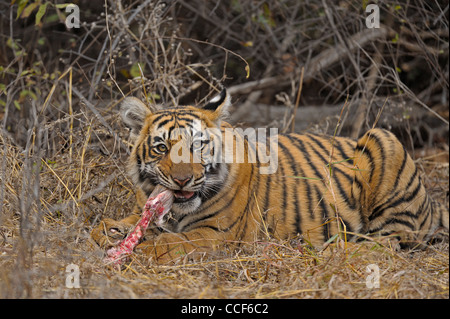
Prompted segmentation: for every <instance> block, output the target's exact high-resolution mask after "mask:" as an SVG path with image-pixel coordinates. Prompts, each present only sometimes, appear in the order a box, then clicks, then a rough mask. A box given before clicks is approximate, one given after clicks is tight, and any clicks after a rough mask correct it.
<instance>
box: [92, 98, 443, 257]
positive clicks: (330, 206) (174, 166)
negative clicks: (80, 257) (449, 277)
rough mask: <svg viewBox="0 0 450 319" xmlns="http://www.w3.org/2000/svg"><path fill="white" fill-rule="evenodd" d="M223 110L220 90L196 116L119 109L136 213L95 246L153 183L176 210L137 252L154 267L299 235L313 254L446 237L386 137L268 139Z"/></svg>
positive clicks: (131, 104)
mask: <svg viewBox="0 0 450 319" xmlns="http://www.w3.org/2000/svg"><path fill="white" fill-rule="evenodd" d="M230 104H231V103H230V97H229V95H228V94H227V93H226V91H225V90H224V91H222V93H221V94H220V95H218V96H216V97H215V98H214V99H212V100H211V101H210V102H209V103H207V104H206V105H205V106H203V107H202V108H196V107H193V106H178V107H174V108H168V109H161V110H150V109H149V108H148V107H147V106H146V105H145V104H144V103H142V102H141V101H140V100H138V99H136V98H126V99H125V100H124V101H123V102H122V104H121V108H120V114H121V116H122V119H123V121H124V123H125V124H126V125H127V126H128V127H129V128H130V129H131V133H130V134H131V135H130V136H131V138H132V139H133V140H134V147H133V149H132V153H131V156H130V158H129V161H128V173H129V175H130V176H131V178H132V180H133V182H134V183H135V184H136V186H137V191H136V192H137V206H136V209H135V212H134V214H132V215H131V216H129V217H127V218H125V219H123V220H121V221H114V220H112V219H105V220H103V221H102V222H101V223H100V225H99V226H98V227H97V228H95V229H94V230H93V232H92V238H93V239H94V240H95V241H96V242H97V243H98V244H99V245H100V246H102V247H107V246H112V245H114V244H115V243H116V242H117V241H118V240H120V239H122V238H123V237H124V236H126V234H127V232H128V231H129V230H130V228H131V227H132V226H133V225H134V224H135V223H136V222H137V220H138V219H139V214H140V211H141V208H142V207H143V206H144V204H145V201H146V199H147V197H148V196H149V194H150V193H151V192H152V190H153V188H154V187H155V185H158V184H161V185H163V186H164V187H166V188H168V189H170V190H172V191H173V194H174V197H175V200H174V204H173V206H172V209H171V211H170V213H169V214H168V215H167V216H166V217H165V219H164V221H163V222H162V223H160V224H159V225H157V226H154V228H152V229H151V230H149V231H148V234H146V239H145V241H144V242H143V243H141V244H140V245H139V246H138V249H139V250H140V251H141V252H142V253H145V254H146V255H148V256H149V257H152V258H154V259H155V260H156V261H161V262H166V261H168V260H173V259H176V258H179V257H180V256H184V255H185V254H190V253H192V252H205V251H208V250H211V249H216V248H217V247H220V246H221V245H223V244H224V243H234V244H236V245H239V243H242V242H251V241H255V240H257V239H258V238H261V236H271V237H274V238H277V239H289V238H294V237H296V236H301V238H303V239H304V240H305V241H306V242H308V243H310V244H312V245H314V246H320V245H321V244H323V243H325V242H326V241H328V240H329V239H330V238H332V237H333V236H335V234H341V235H345V236H346V238H347V239H350V238H355V239H358V234H370V235H375V234H377V235H393V236H396V237H398V238H399V240H401V242H402V243H405V244H408V243H409V244H411V243H412V244H414V243H422V242H426V241H428V240H429V239H430V238H431V237H432V236H433V235H434V234H435V233H436V231H438V230H439V229H442V227H443V228H444V229H445V230H446V232H448V225H449V212H448V208H447V207H445V206H444V205H442V204H441V203H438V202H437V201H434V200H433V199H432V198H431V197H430V196H429V195H428V194H427V193H426V190H425V188H424V186H423V184H422V182H421V178H420V174H419V172H418V170H417V167H416V166H415V164H414V162H413V160H412V159H411V157H410V156H409V155H408V153H407V152H406V150H405V149H404V147H403V146H402V145H401V144H400V142H399V141H398V140H397V138H396V137H395V136H394V135H393V134H391V133H390V132H388V131H386V130H382V129H372V130H370V131H368V132H367V133H366V134H365V135H364V136H363V137H361V138H360V139H359V140H358V141H356V142H355V141H353V140H351V139H348V138H344V137H330V136H321V135H315V134H305V135H300V134H285V135H281V134H280V135H275V134H273V135H272V134H270V136H267V135H268V134H267V131H264V130H263V129H258V130H253V131H251V130H248V131H247V130H246V131H243V130H238V129H233V128H232V127H231V126H230V125H229V124H228V123H226V122H225V121H224V119H226V117H227V114H228V113H227V112H228V108H229V107H230ZM271 132H272V131H271ZM252 133H253V134H252ZM256 133H258V134H256ZM262 133H266V134H262ZM256 135H258V136H257V139H256ZM261 135H262V136H261Z"/></svg>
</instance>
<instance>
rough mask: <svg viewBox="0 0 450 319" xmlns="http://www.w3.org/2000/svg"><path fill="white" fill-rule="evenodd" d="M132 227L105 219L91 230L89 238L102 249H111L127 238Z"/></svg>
mask: <svg viewBox="0 0 450 319" xmlns="http://www.w3.org/2000/svg"><path fill="white" fill-rule="evenodd" d="M132 227H133V225H131V224H128V223H124V222H121V221H117V220H114V219H111V218H105V219H103V220H102V221H101V222H100V224H99V225H98V226H97V227H95V228H94V229H93V230H92V233H91V238H92V239H93V240H94V241H95V242H96V243H97V244H98V245H99V246H100V247H102V248H109V247H113V246H115V245H117V244H118V243H119V242H120V241H121V240H123V239H124V238H125V237H126V236H127V234H128V233H129V232H130V231H131V228H132Z"/></svg>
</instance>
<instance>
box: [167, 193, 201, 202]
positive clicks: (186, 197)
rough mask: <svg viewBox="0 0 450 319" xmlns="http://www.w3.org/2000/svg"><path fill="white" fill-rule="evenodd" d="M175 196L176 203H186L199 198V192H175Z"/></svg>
mask: <svg viewBox="0 0 450 319" xmlns="http://www.w3.org/2000/svg"><path fill="white" fill-rule="evenodd" d="M173 195H174V197H175V200H174V203H185V202H188V201H190V200H193V199H194V198H196V197H197V196H198V193H197V192H190V191H182V190H174V191H173Z"/></svg>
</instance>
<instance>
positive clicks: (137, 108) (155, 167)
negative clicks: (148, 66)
mask: <svg viewBox="0 0 450 319" xmlns="http://www.w3.org/2000/svg"><path fill="white" fill-rule="evenodd" d="M230 104H231V103H230V96H229V95H228V94H227V92H226V91H225V90H223V91H222V92H221V93H220V95H218V96H216V97H215V98H213V99H212V100H211V101H210V102H209V103H207V104H206V105H205V106H203V107H201V108H197V107H193V106H177V107H173V108H166V109H158V108H156V107H154V109H150V108H149V107H147V106H146V105H145V104H144V103H143V102H141V101H140V100H139V99H137V98H134V97H128V98H126V99H125V100H124V101H123V102H122V104H121V107H120V114H121V116H122V120H123V122H124V124H125V125H126V126H128V127H129V128H130V129H131V132H130V137H131V139H132V143H133V144H134V146H133V149H132V152H131V156H130V159H129V164H128V169H129V173H130V176H131V177H132V179H133V182H134V183H135V184H136V185H137V186H139V187H140V188H141V189H142V190H143V191H144V192H145V193H146V195H147V196H149V194H150V193H151V191H152V190H153V188H154V187H155V186H156V185H158V184H160V185H162V186H164V187H166V188H168V189H170V190H172V191H173V193H174V197H175V201H174V204H173V206H172V212H173V213H175V214H189V213H192V212H194V211H195V210H196V209H198V208H199V207H200V205H201V204H202V203H203V202H204V201H206V200H207V199H208V198H211V197H212V196H213V195H214V194H216V193H217V192H218V191H219V190H220V188H221V185H222V184H223V183H224V181H225V178H226V176H227V171H228V169H227V166H226V164H224V163H223V161H220V160H219V161H218V160H217V158H218V156H221V154H220V147H213V146H214V145H215V143H217V142H218V141H220V137H221V127H225V126H227V125H228V124H227V123H225V122H222V120H223V119H224V117H226V115H227V109H228V108H229V106H230Z"/></svg>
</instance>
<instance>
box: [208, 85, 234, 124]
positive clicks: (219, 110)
mask: <svg viewBox="0 0 450 319" xmlns="http://www.w3.org/2000/svg"><path fill="white" fill-rule="evenodd" d="M230 105H231V97H230V94H228V92H227V90H226V89H223V90H222V92H220V94H219V95H217V96H215V97H214V98H212V100H211V101H209V102H208V103H207V104H206V105H205V106H204V107H203V109H204V110H208V111H212V112H213V113H212V117H213V120H221V119H224V118H227V117H228V115H229V113H228V109H229V108H230Z"/></svg>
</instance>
